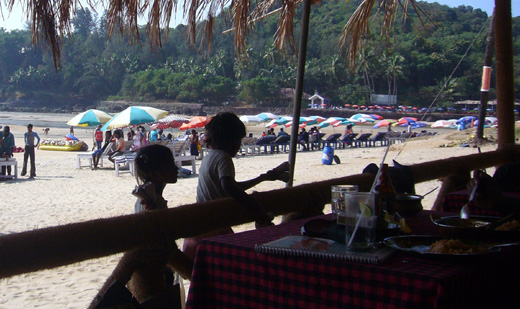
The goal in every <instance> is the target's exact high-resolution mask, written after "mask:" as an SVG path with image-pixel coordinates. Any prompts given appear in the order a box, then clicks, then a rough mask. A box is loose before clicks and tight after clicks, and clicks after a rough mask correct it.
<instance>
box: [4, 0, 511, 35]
mask: <svg viewBox="0 0 520 309" xmlns="http://www.w3.org/2000/svg"><path fill="white" fill-rule="evenodd" d="M15 1H16V4H18V6H17V7H15V8H13V12H12V13H11V14H9V15H8V12H7V11H6V9H5V6H4V5H2V15H0V27H3V28H5V29H7V30H13V29H24V26H25V20H26V18H25V16H23V14H22V10H21V6H20V5H19V3H20V2H21V1H20V0H15ZM426 2H438V3H440V4H444V5H448V6H451V7H458V6H459V5H468V6H472V7H473V8H479V9H482V10H483V11H486V12H487V13H488V15H491V13H492V12H493V7H494V5H495V1H494V0H435V1H432V0H427V1H426ZM511 8H512V10H513V17H516V16H520V0H511ZM2 16H3V18H2ZM181 21H182V19H181V17H177V18H172V24H171V25H170V26H172V27H174V26H176V25H177V24H178V23H179V22H181ZM143 23H144V22H143Z"/></svg>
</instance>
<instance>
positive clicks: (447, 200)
mask: <svg viewBox="0 0 520 309" xmlns="http://www.w3.org/2000/svg"><path fill="white" fill-rule="evenodd" d="M503 194H504V196H506V197H508V198H515V199H518V200H520V193H518V192H504V193H503ZM468 200H469V193H468V191H467V190H462V191H457V192H451V193H448V194H446V196H445V197H444V200H443V202H442V206H441V211H446V212H456V213H458V212H460V209H461V208H462V206H464V204H466V203H467V202H468ZM468 207H469V210H470V212H471V214H472V215H485V216H501V215H503V214H501V213H500V212H498V211H490V210H483V209H481V208H478V207H476V205H475V204H474V203H473V202H471V203H469V204H468Z"/></svg>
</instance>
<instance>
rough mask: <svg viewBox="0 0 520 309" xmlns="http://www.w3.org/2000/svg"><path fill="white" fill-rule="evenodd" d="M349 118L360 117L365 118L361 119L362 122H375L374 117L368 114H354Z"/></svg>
mask: <svg viewBox="0 0 520 309" xmlns="http://www.w3.org/2000/svg"><path fill="white" fill-rule="evenodd" d="M349 119H356V120H357V119H362V120H365V121H362V122H375V120H374V118H372V117H371V116H370V115H368V114H355V115H352V116H351V117H350V118H349Z"/></svg>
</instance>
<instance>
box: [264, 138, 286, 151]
mask: <svg viewBox="0 0 520 309" xmlns="http://www.w3.org/2000/svg"><path fill="white" fill-rule="evenodd" d="M290 141H291V136H290V135H282V136H279V137H277V138H276V139H275V140H274V141H273V142H272V143H269V144H268V146H270V147H271V153H273V152H274V151H275V150H276V153H279V152H280V147H282V151H283V152H286V151H287V146H289V142H290Z"/></svg>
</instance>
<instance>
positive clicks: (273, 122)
mask: <svg viewBox="0 0 520 309" xmlns="http://www.w3.org/2000/svg"><path fill="white" fill-rule="evenodd" d="M290 121H292V117H288V116H287V117H280V118H278V119H272V120H271V121H269V122H268V123H267V124H266V125H265V127H266V128H274V127H276V126H279V125H284V124H286V123H288V122H290Z"/></svg>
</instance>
